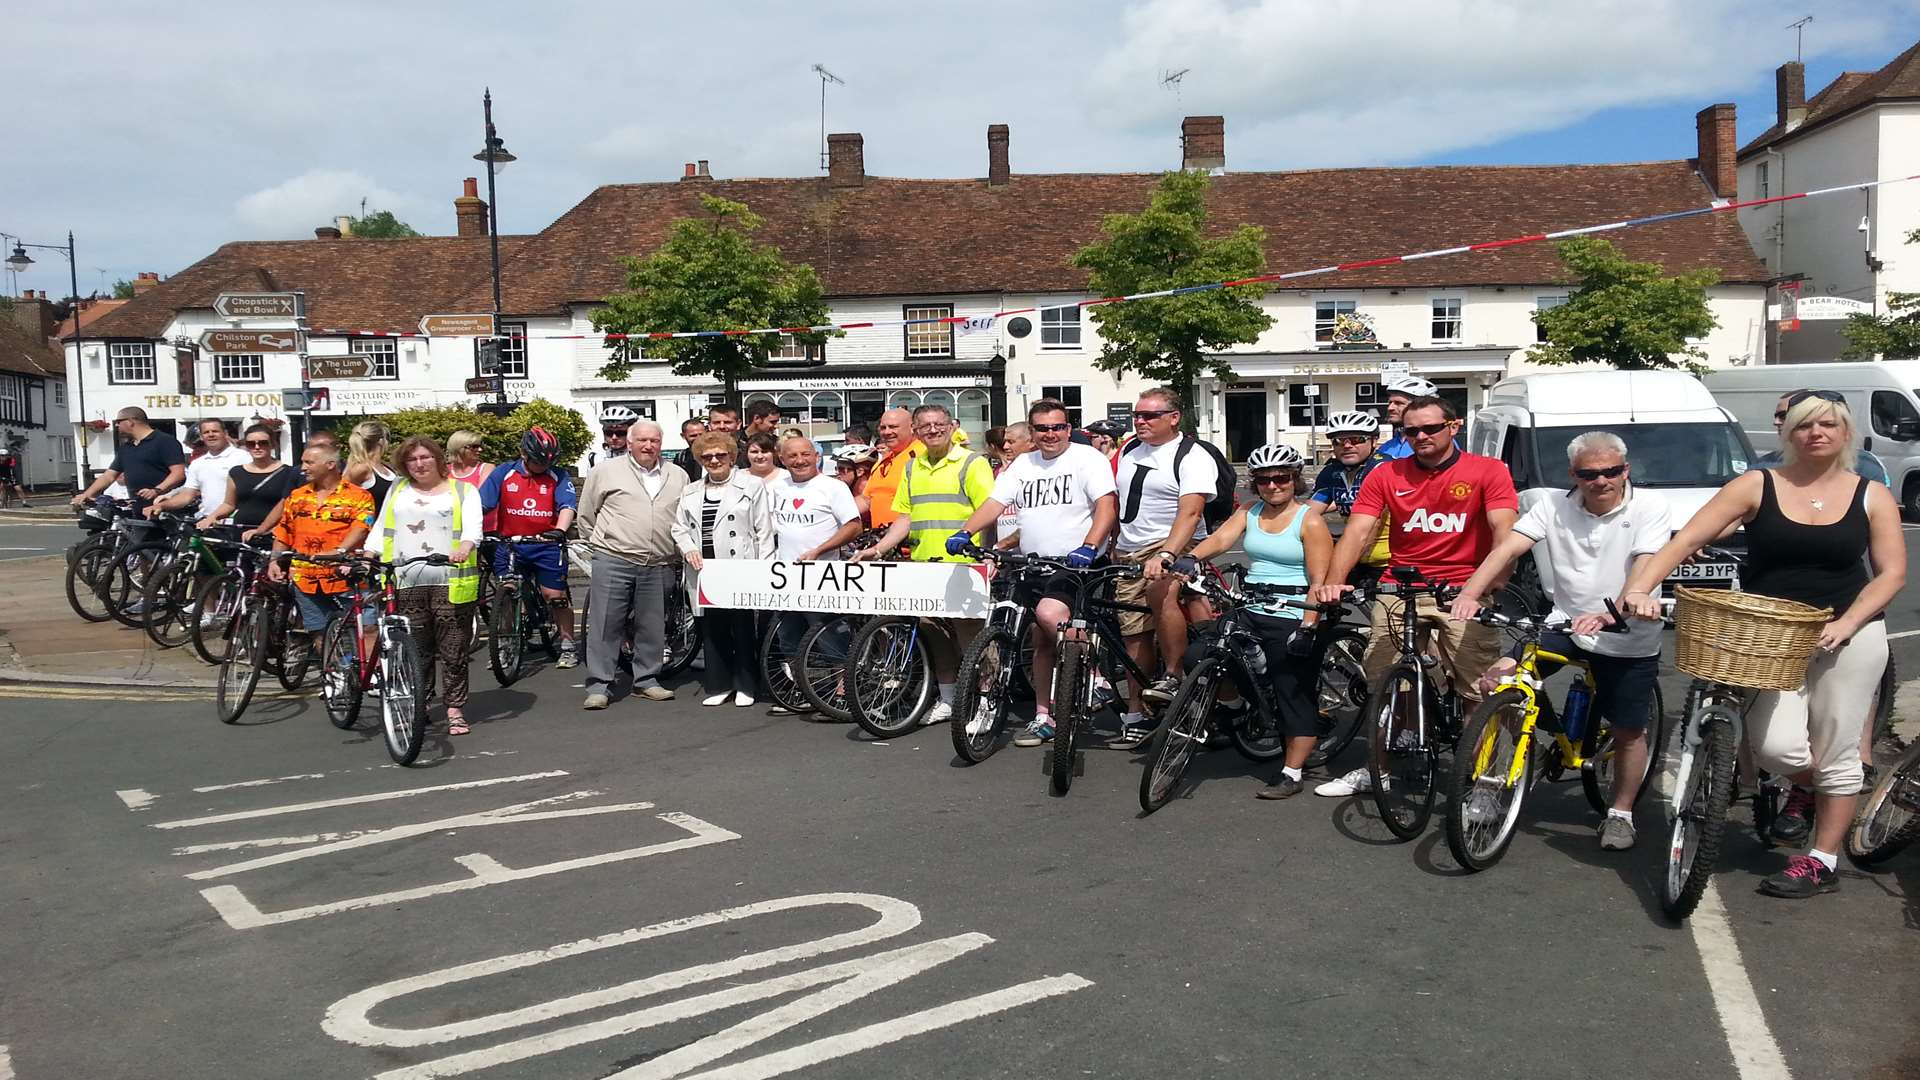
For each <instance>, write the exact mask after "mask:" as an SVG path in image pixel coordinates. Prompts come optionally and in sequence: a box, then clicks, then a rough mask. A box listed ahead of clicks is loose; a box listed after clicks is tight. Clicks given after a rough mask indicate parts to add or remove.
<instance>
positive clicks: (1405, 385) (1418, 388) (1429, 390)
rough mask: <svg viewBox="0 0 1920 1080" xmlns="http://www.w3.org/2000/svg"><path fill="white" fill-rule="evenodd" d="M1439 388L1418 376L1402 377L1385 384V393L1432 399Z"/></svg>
mask: <svg viewBox="0 0 1920 1080" xmlns="http://www.w3.org/2000/svg"><path fill="white" fill-rule="evenodd" d="M1439 389H1440V388H1439V387H1437V386H1435V385H1433V384H1432V383H1430V382H1428V381H1427V380H1425V379H1423V378H1421V377H1420V376H1418V375H1402V376H1400V377H1399V378H1397V379H1395V380H1393V381H1392V382H1390V383H1388V384H1387V393H1389V394H1405V395H1407V396H1408V397H1432V396H1433V394H1434V392H1435V391H1437V390H1439Z"/></svg>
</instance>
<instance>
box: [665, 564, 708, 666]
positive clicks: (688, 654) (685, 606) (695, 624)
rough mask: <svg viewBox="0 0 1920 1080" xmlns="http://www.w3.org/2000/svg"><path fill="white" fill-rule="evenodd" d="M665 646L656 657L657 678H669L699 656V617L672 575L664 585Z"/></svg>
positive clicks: (684, 591)
mask: <svg viewBox="0 0 1920 1080" xmlns="http://www.w3.org/2000/svg"><path fill="white" fill-rule="evenodd" d="M668 588H669V589H670V590H672V591H671V593H670V595H668V597H667V611H666V616H667V647H666V651H665V652H664V653H662V654H661V657H660V677H661V678H663V679H671V678H673V677H674V676H675V675H678V674H680V673H681V672H683V671H685V670H687V669H688V668H689V667H692V666H693V660H694V657H696V656H699V655H700V620H699V617H698V616H696V615H694V613H693V605H691V604H689V603H688V602H687V599H686V595H687V594H686V589H685V587H683V586H682V585H681V584H680V579H679V578H678V577H676V578H675V579H674V581H673V583H672V584H670V585H669V586H668Z"/></svg>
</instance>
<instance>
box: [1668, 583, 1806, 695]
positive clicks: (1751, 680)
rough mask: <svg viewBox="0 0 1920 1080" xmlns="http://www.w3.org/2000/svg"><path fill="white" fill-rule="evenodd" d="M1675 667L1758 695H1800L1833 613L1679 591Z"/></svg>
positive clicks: (1716, 592)
mask: <svg viewBox="0 0 1920 1080" xmlns="http://www.w3.org/2000/svg"><path fill="white" fill-rule="evenodd" d="M1675 595H1676V596H1677V597H1678V601H1679V602H1678V603H1676V604H1675V605H1674V608H1673V625H1674V630H1675V634H1674V656H1673V662H1674V666H1675V667H1678V668H1679V669H1680V670H1681V671H1684V672H1686V673H1687V674H1689V675H1692V676H1693V677H1695V678H1698V679H1706V680H1709V681H1711V682H1718V683H1726V684H1727V685H1729V686H1744V687H1747V688H1749V689H1753V690H1798V689H1800V687H1801V686H1803V685H1805V684H1806V681H1807V662H1808V661H1809V660H1811V659H1812V658H1813V652H1814V650H1815V649H1816V648H1818V647H1819V645H1820V631H1821V629H1822V628H1824V627H1825V626H1826V625H1827V622H1828V620H1830V619H1832V618H1833V609H1831V608H1814V607H1808V606H1807V605H1805V604H1799V603H1795V602H1794V601H1792V600H1776V599H1774V598H1773V597H1770V596H1755V595H1754V594H1753V593H1743V592H1732V591H1729V590H1724V589H1694V588H1688V587H1686V586H1681V587H1680V588H1679V589H1677V590H1676V591H1675Z"/></svg>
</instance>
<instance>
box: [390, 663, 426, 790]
mask: <svg viewBox="0 0 1920 1080" xmlns="http://www.w3.org/2000/svg"><path fill="white" fill-rule="evenodd" d="M382 652H383V654H384V655H382V656H381V658H380V688H381V689H380V722H381V727H382V728H383V729H384V731H385V734H386V742H387V756H389V757H391V758H393V761H394V764H396V765H411V764H413V760H414V759H415V758H417V757H419V756H420V747H421V746H422V745H424V744H425V743H426V741H427V695H426V693H425V692H424V691H423V690H422V689H421V684H422V683H424V682H425V681H426V680H425V679H423V678H422V677H421V669H420V656H419V653H418V651H417V650H415V648H414V646H413V636H412V635H411V634H406V633H400V632H397V631H396V632H395V633H394V634H393V636H392V637H391V638H389V639H388V640H387V643H386V645H385V646H384V647H383V649H382Z"/></svg>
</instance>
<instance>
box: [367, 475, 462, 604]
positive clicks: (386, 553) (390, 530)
mask: <svg viewBox="0 0 1920 1080" xmlns="http://www.w3.org/2000/svg"><path fill="white" fill-rule="evenodd" d="M447 482H448V483H450V484H452V485H453V535H454V536H456V537H458V536H459V535H460V526H461V518H462V517H463V516H464V512H463V511H462V509H461V508H462V506H464V505H465V503H466V501H467V499H466V491H465V488H466V486H467V485H466V483H465V482H464V481H461V480H454V479H452V478H451V477H449V478H448V481H447ZM405 490H407V482H406V481H405V480H396V481H394V484H393V489H392V490H391V491H389V492H387V505H386V507H385V508H384V509H382V510H381V512H380V557H381V558H383V559H385V560H387V561H388V562H392V561H393V537H394V527H393V504H394V496H396V495H398V494H400V493H401V492H402V491H405ZM454 544H455V546H458V544H459V541H458V540H455V541H454ZM447 554H449V555H451V554H453V552H451V551H449V552H447ZM478 599H480V547H479V545H478V544H476V545H474V549H473V550H472V551H469V552H467V559H466V561H465V562H461V563H455V564H454V565H453V566H450V567H448V568H447V602H448V603H450V604H471V603H473V602H474V601H475V600H478Z"/></svg>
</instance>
